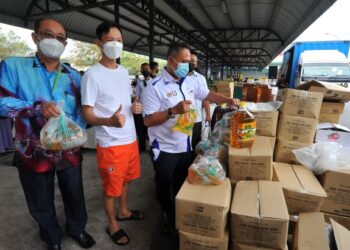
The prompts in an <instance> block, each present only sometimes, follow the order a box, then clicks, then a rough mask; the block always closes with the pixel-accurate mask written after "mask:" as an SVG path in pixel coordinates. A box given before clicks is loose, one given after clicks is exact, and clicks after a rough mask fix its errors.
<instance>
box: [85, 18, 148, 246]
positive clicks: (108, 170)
mask: <svg viewBox="0 0 350 250" xmlns="http://www.w3.org/2000/svg"><path fill="white" fill-rule="evenodd" d="M96 35H97V38H98V39H97V40H96V44H97V46H98V47H99V48H100V50H101V52H102V59H101V61H100V62H99V63H98V64H96V65H95V66H93V67H91V68H90V69H89V70H88V71H87V72H86V73H85V74H84V77H83V78H82V83H81V84H82V87H81V93H82V105H83V114H84V117H85V119H86V121H87V123H89V124H91V125H94V126H96V141H97V144H98V145H97V151H96V152H97V163H98V170H99V174H100V176H101V179H102V185H103V191H104V208H105V211H106V214H107V217H108V222H109V223H108V227H107V228H106V232H107V233H108V235H109V236H110V237H111V239H112V240H113V242H114V243H115V244H117V245H126V244H128V243H129V236H128V235H127V234H126V233H125V231H123V230H122V229H121V228H120V226H119V224H118V223H117V220H118V221H121V220H139V219H143V218H144V214H143V213H142V212H140V211H134V210H129V209H128V207H127V192H128V184H129V182H130V181H132V180H135V179H137V178H139V177H140V159H139V151H138V146H137V140H136V132H135V124H134V119H133V113H134V114H140V113H141V111H142V105H141V103H140V102H138V101H137V100H136V101H135V102H134V103H131V95H132V90H131V85H130V83H129V73H128V70H127V69H125V68H124V67H123V66H121V65H118V64H117V63H116V59H117V58H119V57H120V54H121V52H122V48H123V43H122V42H123V40H122V34H121V32H120V29H119V28H118V27H117V26H116V25H115V24H109V23H102V24H100V25H99V26H98V27H97V29H96ZM116 198H119V201H120V203H119V214H118V215H117V216H116V213H115V208H114V205H115V199H116Z"/></svg>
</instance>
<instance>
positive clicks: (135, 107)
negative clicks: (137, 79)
mask: <svg viewBox="0 0 350 250" xmlns="http://www.w3.org/2000/svg"><path fill="white" fill-rule="evenodd" d="M131 109H132V112H133V113H134V114H135V115H138V114H141V112H142V103H141V102H140V97H138V96H136V98H135V101H134V102H133V103H132V107H131Z"/></svg>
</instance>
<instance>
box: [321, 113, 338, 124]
mask: <svg viewBox="0 0 350 250" xmlns="http://www.w3.org/2000/svg"><path fill="white" fill-rule="evenodd" d="M340 117H341V114H322V113H321V114H320V119H319V123H325V122H330V123H339V121H340Z"/></svg>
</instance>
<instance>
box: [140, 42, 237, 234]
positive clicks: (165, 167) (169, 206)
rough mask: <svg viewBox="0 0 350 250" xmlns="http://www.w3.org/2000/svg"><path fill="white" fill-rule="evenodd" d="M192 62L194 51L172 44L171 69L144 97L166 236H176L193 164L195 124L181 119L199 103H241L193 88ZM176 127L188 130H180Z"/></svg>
mask: <svg viewBox="0 0 350 250" xmlns="http://www.w3.org/2000/svg"><path fill="white" fill-rule="evenodd" d="M190 60H191V54H190V49H189V47H188V46H187V45H186V44H183V43H179V44H172V45H171V46H170V47H169V49H168V53H167V66H166V67H165V68H164V69H163V70H162V71H161V74H160V76H158V77H156V78H154V79H153V80H152V81H151V82H150V84H148V86H147V88H146V89H145V90H144V91H143V93H142V97H141V100H142V104H143V108H144V110H143V113H144V123H145V125H146V126H147V127H148V135H149V139H150V146H151V148H152V153H153V156H152V160H153V164H154V169H155V172H156V174H155V183H156V196H157V199H158V201H159V203H160V205H161V208H162V211H163V215H164V219H165V222H166V223H165V225H164V227H163V230H166V232H169V231H170V232H174V220H175V204H174V203H175V196H176V194H177V192H178V191H179V190H180V188H181V186H182V184H183V182H184V180H185V179H186V177H187V172H188V167H189V166H190V165H191V163H192V154H193V152H192V146H191V134H192V129H188V128H190V125H191V124H181V123H180V124H179V123H177V120H178V118H179V116H180V115H183V114H185V113H188V112H190V110H191V109H192V108H195V106H193V105H192V104H193V103H195V100H196V99H199V100H202V101H203V100H207V101H211V102H218V103H227V104H229V105H238V103H239V102H238V100H234V99H231V98H228V97H226V96H223V95H220V94H218V93H215V92H211V91H209V90H208V89H207V88H199V87H195V86H194V85H193V84H191V80H190V79H187V77H186V76H187V74H188V71H189V65H188V64H189V62H190ZM191 113H193V112H191ZM191 113H190V114H191ZM194 113H196V112H194ZM184 120H185V119H184ZM176 124H179V125H184V126H183V127H181V129H180V128H179V127H177V126H176ZM192 125H193V123H192ZM175 127H176V128H175ZM182 129H183V130H182ZM180 130H181V131H180Z"/></svg>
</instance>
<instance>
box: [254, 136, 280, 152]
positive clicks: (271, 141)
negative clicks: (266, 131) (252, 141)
mask: <svg viewBox="0 0 350 250" xmlns="http://www.w3.org/2000/svg"><path fill="white" fill-rule="evenodd" d="M256 137H263V138H266V139H268V140H269V141H270V144H271V149H272V152H275V146H276V137H271V136H260V135H257V136H256Z"/></svg>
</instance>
